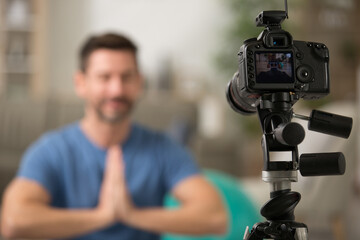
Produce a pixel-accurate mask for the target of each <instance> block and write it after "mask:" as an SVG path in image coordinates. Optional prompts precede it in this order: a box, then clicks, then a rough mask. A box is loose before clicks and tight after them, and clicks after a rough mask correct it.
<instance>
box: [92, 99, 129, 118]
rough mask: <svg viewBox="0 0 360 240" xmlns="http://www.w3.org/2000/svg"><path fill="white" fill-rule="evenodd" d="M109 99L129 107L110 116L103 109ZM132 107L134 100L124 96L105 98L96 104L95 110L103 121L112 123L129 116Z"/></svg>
mask: <svg viewBox="0 0 360 240" xmlns="http://www.w3.org/2000/svg"><path fill="white" fill-rule="evenodd" d="M109 101H112V102H118V103H123V104H125V105H126V106H127V107H126V109H125V110H124V111H118V112H115V113H114V114H112V115H111V116H109V114H106V113H104V111H103V110H102V109H103V106H104V105H105V104H106V103H107V102H109ZM132 109H133V102H132V101H131V100H129V99H127V98H124V97H117V98H112V99H104V100H102V101H101V102H100V103H99V104H97V105H96V106H95V112H96V114H97V116H98V117H99V119H100V120H101V121H103V122H106V123H110V124H115V123H120V122H122V121H123V120H124V119H126V118H128V116H129V115H130V113H131V111H132Z"/></svg>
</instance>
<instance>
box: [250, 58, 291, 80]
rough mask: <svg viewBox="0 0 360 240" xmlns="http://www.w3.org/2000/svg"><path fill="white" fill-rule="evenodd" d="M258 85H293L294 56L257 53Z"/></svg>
mask: <svg viewBox="0 0 360 240" xmlns="http://www.w3.org/2000/svg"><path fill="white" fill-rule="evenodd" d="M255 57H256V62H255V65H256V82H257V83H293V82H294V76H293V72H294V71H293V56H292V53H291V52H281V53H279V52H276V53H275V52H262V53H255Z"/></svg>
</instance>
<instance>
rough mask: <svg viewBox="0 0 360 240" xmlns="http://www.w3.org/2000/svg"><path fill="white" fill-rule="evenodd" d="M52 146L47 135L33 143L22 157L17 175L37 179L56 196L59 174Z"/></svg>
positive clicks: (52, 195)
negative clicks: (56, 169)
mask: <svg viewBox="0 0 360 240" xmlns="http://www.w3.org/2000/svg"><path fill="white" fill-rule="evenodd" d="M51 148H52V146H51V143H50V142H49V141H48V140H47V138H46V137H42V138H41V139H40V140H38V141H37V142H35V143H34V144H32V145H31V146H30V147H29V148H28V149H27V150H26V152H25V154H24V155H23V157H22V160H21V164H20V167H19V170H18V172H17V177H18V178H26V179H29V180H33V181H36V182H37V183H39V184H40V185H42V186H43V187H44V188H45V189H46V190H47V191H48V193H49V194H50V195H51V197H52V198H54V197H55V194H56V192H57V174H56V171H55V166H54V160H55V159H54V153H53V152H52V150H51Z"/></svg>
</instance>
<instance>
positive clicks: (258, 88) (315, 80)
mask: <svg viewBox="0 0 360 240" xmlns="http://www.w3.org/2000/svg"><path fill="white" fill-rule="evenodd" d="M286 17H287V12H284V11H263V12H261V13H260V14H259V15H258V16H257V18H256V26H257V27H262V26H265V27H266V29H265V30H264V31H262V32H261V33H260V35H259V36H258V37H257V38H250V39H247V40H245V41H244V44H243V45H242V46H241V47H240V51H239V53H238V56H239V69H238V71H237V72H236V73H235V74H234V76H233V79H232V80H231V81H230V82H229V84H228V88H227V91H226V95H227V99H228V102H229V104H230V105H231V107H232V108H233V109H234V110H235V111H237V112H239V113H242V114H245V115H246V114H252V113H255V112H256V105H257V104H256V102H257V100H258V98H259V97H260V96H262V95H264V94H267V93H275V92H291V93H295V94H296V95H297V96H298V97H299V98H304V99H318V98H321V97H323V96H326V95H327V94H328V93H329V50H328V48H327V47H326V45H325V44H322V43H316V42H305V41H296V40H293V38H292V36H291V34H290V33H289V32H287V31H284V30H283V29H281V23H282V21H283V20H284V19H285V18H286Z"/></svg>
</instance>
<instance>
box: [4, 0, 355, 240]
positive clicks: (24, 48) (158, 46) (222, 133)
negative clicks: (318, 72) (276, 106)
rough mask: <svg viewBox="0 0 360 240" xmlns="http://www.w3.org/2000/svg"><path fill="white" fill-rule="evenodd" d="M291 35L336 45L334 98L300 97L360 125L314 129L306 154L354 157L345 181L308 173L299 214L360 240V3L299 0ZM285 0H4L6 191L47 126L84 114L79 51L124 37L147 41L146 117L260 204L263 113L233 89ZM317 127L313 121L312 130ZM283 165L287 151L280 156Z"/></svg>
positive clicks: (323, 229)
mask: <svg viewBox="0 0 360 240" xmlns="http://www.w3.org/2000/svg"><path fill="white" fill-rule="evenodd" d="M288 4H289V19H288V20H286V21H285V23H284V24H283V28H284V29H285V30H287V31H289V32H290V33H291V34H292V35H293V38H294V39H296V40H309V41H314V42H322V43H325V44H326V45H327V46H328V48H329V49H330V80H331V81H330V82H331V93H330V95H329V96H327V97H325V98H323V99H321V100H317V101H299V102H298V103H297V104H296V105H295V106H294V107H295V111H296V112H297V113H302V114H304V115H309V114H310V111H311V109H313V108H317V109H324V110H326V111H330V112H334V113H337V114H343V115H347V116H351V117H353V118H354V129H353V132H352V134H351V136H350V138H349V139H348V140H343V139H338V138H335V137H330V136H326V135H321V134H317V133H313V132H307V137H306V139H305V141H304V142H303V144H301V146H299V150H300V153H302V152H323V151H343V152H344V154H345V157H346V158H347V172H346V174H345V175H344V176H341V177H315V178H306V179H305V178H302V177H299V183H295V184H293V187H294V189H296V190H299V191H300V193H301V194H302V196H303V199H302V201H301V202H300V204H299V206H298V207H297V211H296V216H297V219H299V220H301V221H304V222H306V223H307V224H308V227H309V230H310V237H311V239H359V238H360V230H359V228H358V226H359V224H360V215H359V214H360V197H358V195H357V194H358V191H360V180H359V178H358V175H360V167H358V151H359V146H358V138H359V137H358V133H357V121H358V108H359V96H358V95H359V88H360V87H359V86H360V84H359V83H360V56H359V54H360V28H359V27H358V26H357V23H358V22H360V15H359V14H358V13H359V11H360V1H359V0H342V1H337V0H318V1H311V0H289V1H288ZM274 9H277V10H283V9H284V6H283V1H281V0H271V1H270V0H266V1H265V0H261V1H260V0H197V1H193V0H182V1H176V0H152V1H147V0H132V1H125V0H0V191H1V193H2V192H3V190H4V188H5V186H6V185H7V184H8V183H9V181H10V180H11V178H12V177H13V176H14V174H15V173H16V170H17V167H18V164H19V161H20V159H21V155H22V154H23V152H24V150H25V149H26V148H27V147H28V146H29V144H31V142H33V141H34V140H36V139H37V138H38V137H39V136H40V135H41V134H42V133H44V132H45V131H47V130H50V129H55V128H58V127H60V126H63V125H64V124H67V123H71V122H73V121H76V120H78V119H79V118H81V116H82V114H83V107H82V102H81V101H80V100H79V99H78V98H77V97H76V96H75V93H74V89H73V81H72V75H73V74H74V72H75V71H76V69H77V54H78V48H79V46H80V45H81V44H82V42H83V41H84V40H85V39H86V38H87V37H88V36H90V35H92V34H97V33H104V32H108V31H116V32H120V33H124V34H125V35H127V36H129V37H130V38H132V39H133V40H134V41H135V42H136V43H137V45H138V46H139V49H140V52H139V59H140V65H141V69H142V71H143V73H144V75H145V77H146V91H145V94H144V96H143V97H142V99H141V101H140V102H139V106H138V108H137V110H136V112H135V114H134V118H135V120H136V121H138V122H140V123H143V124H145V125H147V126H150V127H152V128H155V129H159V130H162V131H165V132H167V133H168V134H169V135H170V136H171V137H173V138H174V139H176V140H177V141H179V142H181V143H182V144H184V145H186V146H187V147H189V148H190V149H191V150H192V152H193V154H194V156H195V157H196V159H197V161H198V163H199V164H200V166H202V167H203V168H204V169H214V170H218V171H221V172H223V173H226V174H228V175H230V176H232V177H234V178H236V179H237V181H238V182H239V185H240V186H241V187H242V188H244V190H245V192H246V193H247V194H248V195H249V197H250V198H251V199H252V200H253V201H254V204H256V206H258V207H260V206H261V205H262V204H263V203H264V202H265V201H266V200H267V199H268V198H269V190H268V184H267V183H264V182H262V180H261V169H262V165H263V164H262V150H261V145H260V138H261V132H260V125H259V123H258V120H257V117H256V116H250V117H248V116H246V117H245V116H241V115H239V114H237V113H235V112H233V111H232V110H231V109H230V107H229V105H228V103H227V102H226V98H225V87H226V84H227V82H228V81H229V80H230V79H231V77H232V75H233V73H234V72H235V71H236V70H237V51H238V49H239V47H240V46H241V45H242V42H243V41H244V40H245V39H247V38H251V37H256V36H257V35H258V34H259V33H260V32H261V31H262V29H261V28H256V27H255V23H254V19H255V17H256V15H257V14H258V13H259V12H260V11H262V10H274ZM303 124H304V126H305V128H306V124H307V123H306V122H305V123H303ZM279 158H281V156H279Z"/></svg>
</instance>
